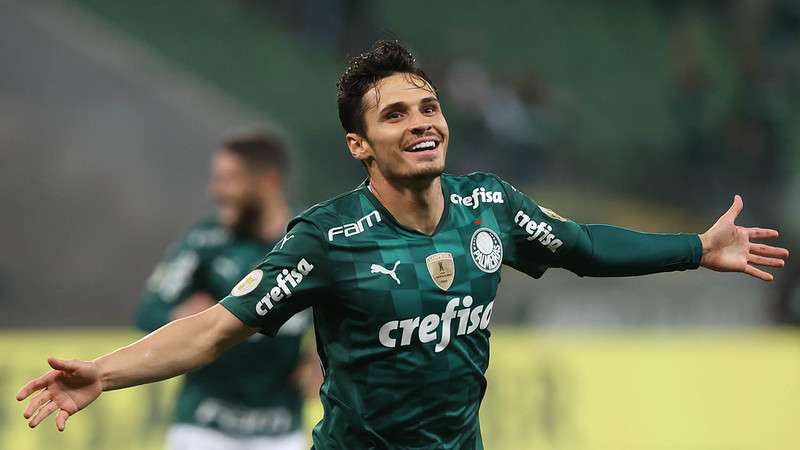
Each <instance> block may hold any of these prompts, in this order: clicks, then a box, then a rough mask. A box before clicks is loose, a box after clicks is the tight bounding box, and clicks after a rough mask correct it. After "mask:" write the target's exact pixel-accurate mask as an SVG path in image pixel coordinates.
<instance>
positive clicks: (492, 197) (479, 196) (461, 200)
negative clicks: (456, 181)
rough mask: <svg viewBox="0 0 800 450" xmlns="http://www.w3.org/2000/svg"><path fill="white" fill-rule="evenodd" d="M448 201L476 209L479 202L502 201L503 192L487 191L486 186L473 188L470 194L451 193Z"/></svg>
mask: <svg viewBox="0 0 800 450" xmlns="http://www.w3.org/2000/svg"><path fill="white" fill-rule="evenodd" d="M450 201H451V202H453V203H455V204H456V205H464V206H467V207H470V208H472V209H477V208H478V206H479V205H480V204H481V203H504V201H503V193H502V192H494V191H487V190H486V188H483V187H480V188H475V190H473V191H472V194H471V195H467V196H464V197H462V196H460V195H458V194H451V195H450Z"/></svg>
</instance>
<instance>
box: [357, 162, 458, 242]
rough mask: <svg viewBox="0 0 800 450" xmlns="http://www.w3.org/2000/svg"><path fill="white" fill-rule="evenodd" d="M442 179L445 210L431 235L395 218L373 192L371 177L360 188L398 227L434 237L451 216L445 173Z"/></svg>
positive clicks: (415, 233)
mask: <svg viewBox="0 0 800 450" xmlns="http://www.w3.org/2000/svg"><path fill="white" fill-rule="evenodd" d="M440 181H441V182H440V183H439V184H440V185H441V186H442V196H443V198H444V210H443V211H442V217H441V218H440V219H439V223H438V224H437V225H436V229H434V230H433V234H431V235H427V234H425V233H422V232H420V231H417V230H412V229H411V228H407V227H405V226H403V225H401V224H400V222H398V221H397V219H395V218H394V216H392V213H390V212H389V210H388V209H386V207H384V206H383V203H381V201H380V200H378V197H376V196H375V194H374V193H373V192H372V188H371V187H370V186H369V177H367V178H366V179H365V180H364V182H362V183H361V185H359V187H358V189H359V190H360V191H361V193H362V194H363V195H364V196H365V197H367V200H369V202H370V203H372V205H373V206H375V208H376V209H377V210H378V211H380V213H381V214H383V215H385V216H386V217H387V218H388V219H389V221H390V222H392V224H393V225H394V226H396V227H397V228H398V229H400V230H402V231H405V232H406V233H410V234H412V235H414V236H424V237H433V236H435V235H436V233H438V232H439V231H441V230H442V229H444V227H445V224H446V223H447V222H448V220H449V218H450V205H449V204H450V202H448V201H447V199H448V195H449V194H448V192H447V184H446V183H445V182H444V175H442V176H441V177H440Z"/></svg>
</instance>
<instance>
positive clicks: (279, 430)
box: [136, 132, 321, 450]
mask: <svg viewBox="0 0 800 450" xmlns="http://www.w3.org/2000/svg"><path fill="white" fill-rule="evenodd" d="M285 147H286V146H285V144H284V142H283V140H282V139H281V138H279V137H278V136H277V135H276V134H274V133H266V132H262V133H249V134H240V135H236V136H234V137H231V138H230V139H228V140H226V141H225V142H223V143H222V145H221V147H220V149H219V151H217V152H216V153H215V154H214V157H213V160H212V164H211V183H210V186H209V189H210V192H211V195H212V196H213V198H214V201H215V203H216V206H217V215H216V217H213V218H209V219H207V220H204V221H202V222H200V223H198V224H197V225H195V226H193V227H191V228H190V229H189V230H188V231H187V232H186V233H185V234H184V236H182V237H181V239H180V240H179V241H178V242H176V243H174V244H173V245H172V246H170V248H169V250H168V252H167V256H166V258H165V260H164V261H162V262H161V263H160V264H159V265H158V266H157V267H156V270H155V271H154V273H153V275H152V276H151V277H150V280H148V286H147V290H146V292H145V296H144V300H143V302H142V305H141V307H140V308H139V312H138V314H137V319H136V322H137V325H138V326H139V327H140V328H142V329H144V330H146V331H154V330H156V329H157V328H160V327H162V326H164V325H165V324H167V323H168V322H170V321H172V320H175V319H180V318H182V317H187V316H190V315H192V314H196V313H199V312H201V311H203V310H205V309H206V308H209V307H211V306H214V304H216V302H217V299H220V298H222V297H224V296H225V295H226V294H227V293H228V292H230V291H231V288H232V287H233V286H234V285H235V284H236V283H237V282H238V281H239V280H241V279H242V278H243V277H244V276H245V275H247V273H248V272H250V270H251V269H252V268H253V267H255V266H256V265H257V264H258V263H259V262H261V261H262V260H263V258H264V255H265V254H267V253H268V252H269V251H270V250H271V249H272V247H273V246H275V244H276V243H277V244H280V238H281V237H282V236H283V233H284V230H285V229H286V224H287V222H288V221H289V219H290V217H291V216H290V209H289V206H288V202H287V200H286V195H285V193H284V189H283V184H284V183H283V182H284V179H285V176H286V172H287V169H288V161H287V155H286V149H285ZM310 319H311V318H310V314H308V313H307V312H304V313H301V314H298V315H296V316H294V317H293V318H292V320H291V321H290V322H288V323H287V324H285V325H284V326H283V327H281V331H280V332H279V333H278V335H277V336H276V337H275V338H274V339H267V338H263V337H264V336H263V335H254V336H253V337H252V338H250V339H248V340H246V341H245V342H242V343H241V344H239V345H237V346H236V347H234V348H232V349H230V350H229V351H228V352H226V353H225V354H224V355H222V356H221V357H220V358H219V359H217V360H216V361H214V362H213V363H211V364H209V365H207V366H205V367H202V368H200V369H198V370H195V371H192V372H190V373H188V374H187V375H186V379H185V383H184V384H183V386H182V387H181V390H180V393H179V394H178V398H177V402H176V405H175V421H176V422H177V423H176V424H174V425H173V426H172V427H171V428H170V431H169V434H168V438H167V447H168V448H170V449H175V450H177V449H186V448H191V449H195V450H199V449H206V448H207V449H214V448H240V447H241V448H247V449H252V450H260V449H263V450H278V449H281V450H299V449H302V448H304V447H305V445H306V438H305V436H304V435H303V433H302V431H301V425H302V421H301V416H302V403H303V398H302V392H301V391H302V389H301V386H300V385H298V382H297V381H300V379H301V378H299V377H298V376H297V375H295V374H304V375H306V377H307V378H305V380H304V381H306V382H308V383H309V384H310V386H313V385H314V384H315V378H316V379H319V378H321V374H320V373H319V368H318V367H319V363H318V361H317V358H316V357H315V356H312V355H311V354H310V353H311V352H305V353H302V352H301V340H302V338H303V336H304V334H305V333H306V331H307V330H309V329H310V325H311V320H310ZM262 338H263V339H262ZM265 355H269V358H266V357H265ZM315 373H316V374H317V375H316V377H314V376H313V375H314V374H315ZM253 380H258V382H257V383H254V382H253ZM317 388H318V386H317ZM315 395H316V394H315Z"/></svg>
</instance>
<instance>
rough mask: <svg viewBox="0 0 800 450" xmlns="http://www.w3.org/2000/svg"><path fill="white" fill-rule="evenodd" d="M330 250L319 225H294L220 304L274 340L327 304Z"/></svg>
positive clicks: (290, 226) (304, 223) (291, 224)
mask: <svg viewBox="0 0 800 450" xmlns="http://www.w3.org/2000/svg"><path fill="white" fill-rule="evenodd" d="M296 220H297V219H296ZM326 248H327V243H326V242H325V241H324V240H323V238H322V233H321V231H320V230H319V228H317V227H316V225H314V224H313V223H311V222H309V221H306V220H303V219H301V220H297V221H296V222H293V223H290V224H289V227H288V231H287V233H286V236H284V238H283V239H282V240H280V241H279V242H278V244H276V245H275V247H274V248H273V249H272V251H270V252H269V254H267V256H266V259H265V260H264V261H263V262H262V263H261V264H259V265H258V266H257V267H256V269H255V270H253V271H252V272H250V273H249V274H248V275H247V276H245V277H244V278H243V279H242V280H241V281H240V282H239V283H238V284H237V285H236V286H234V288H233V290H231V293H230V295H228V296H227V297H225V298H224V299H222V301H221V302H220V303H221V304H222V306H224V307H225V308H226V309H227V310H228V311H230V312H231V313H233V315H235V316H236V317H238V318H239V319H240V320H241V321H242V322H244V323H245V324H247V325H249V326H252V327H256V328H260V329H261V332H262V333H264V334H268V335H270V336H275V335H276V334H277V332H278V330H279V329H280V328H281V325H283V324H284V323H285V322H286V321H287V320H289V319H290V318H291V317H292V316H293V315H295V314H296V313H298V312H299V311H302V310H303V309H305V308H308V307H309V306H313V305H314V304H316V303H318V302H321V301H323V300H324V299H325V297H326V295H325V293H326V290H328V289H329V287H330V283H329V279H330V275H329V269H328V264H329V262H328V259H327V254H326Z"/></svg>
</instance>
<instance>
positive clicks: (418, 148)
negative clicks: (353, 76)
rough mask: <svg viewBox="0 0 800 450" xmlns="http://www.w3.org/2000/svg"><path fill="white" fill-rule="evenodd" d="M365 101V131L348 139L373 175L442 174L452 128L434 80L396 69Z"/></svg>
mask: <svg viewBox="0 0 800 450" xmlns="http://www.w3.org/2000/svg"><path fill="white" fill-rule="evenodd" d="M362 102H363V106H364V122H363V123H364V125H365V127H364V128H365V132H364V134H365V135H362V134H358V133H348V134H347V136H346V139H347V146H348V148H349V149H350V153H351V154H352V155H353V157H354V158H356V159H359V160H361V161H363V162H364V163H365V164H366V166H367V171H368V172H369V174H370V177H371V178H372V177H376V176H381V177H383V178H386V179H387V180H390V181H400V182H402V181H410V182H416V181H426V180H431V179H434V178H436V177H438V176H439V175H441V174H442V172H443V171H444V166H445V157H446V156H447V143H448V139H449V130H448V128H447V121H446V120H445V118H444V115H443V113H442V109H441V105H440V104H439V99H438V97H437V95H436V93H435V91H434V90H433V88H432V87H431V86H430V84H428V83H427V82H426V81H425V80H423V79H422V78H420V77H418V76H415V75H412V74H408V73H395V74H392V75H390V76H388V77H386V78H383V79H381V80H379V81H378V82H377V83H375V85H374V86H373V87H372V88H371V89H369V90H368V91H367V92H366V93H365V94H364V96H363V98H362Z"/></svg>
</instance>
